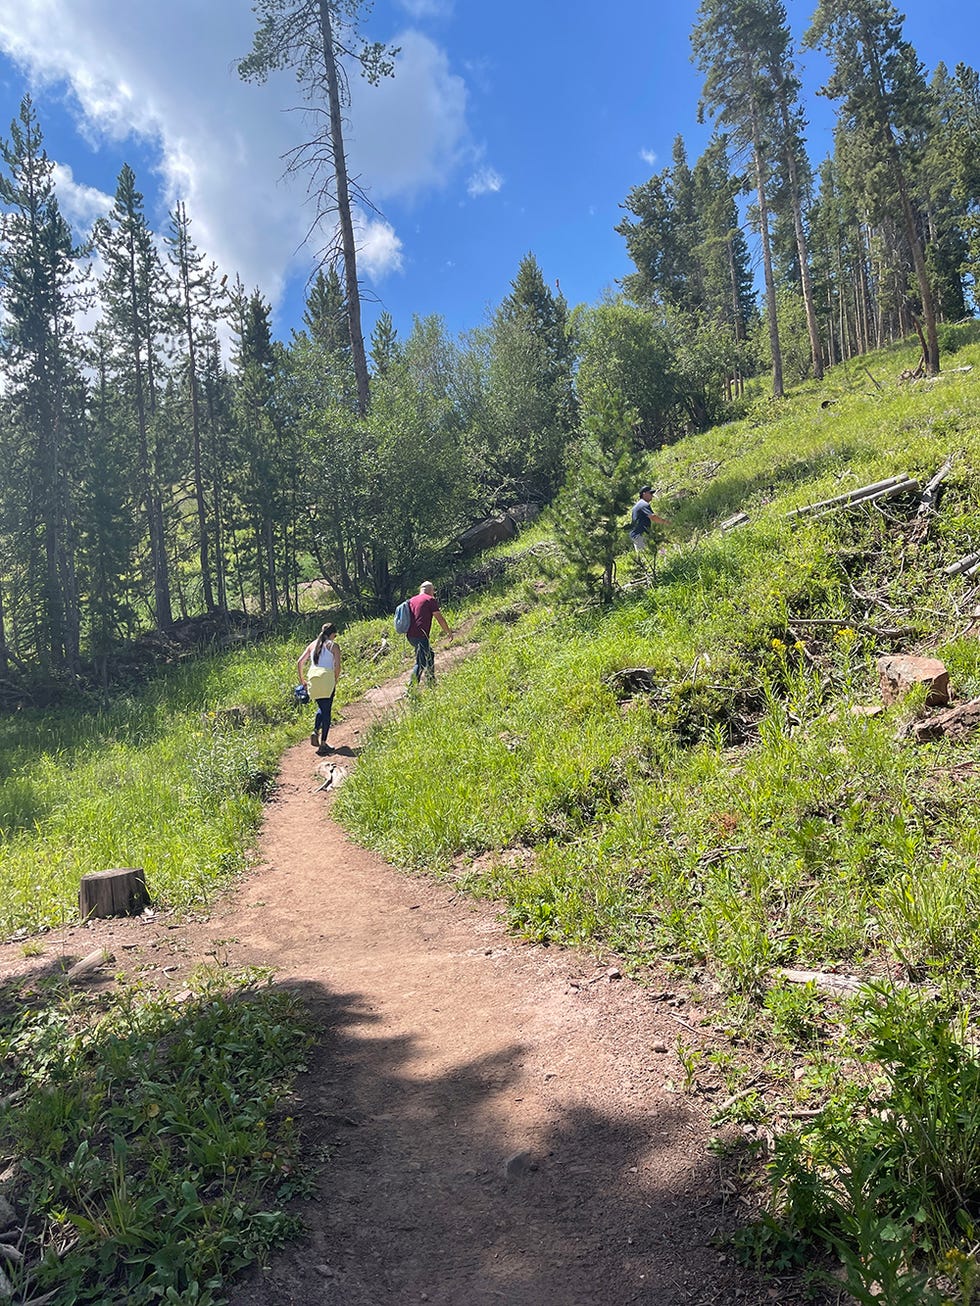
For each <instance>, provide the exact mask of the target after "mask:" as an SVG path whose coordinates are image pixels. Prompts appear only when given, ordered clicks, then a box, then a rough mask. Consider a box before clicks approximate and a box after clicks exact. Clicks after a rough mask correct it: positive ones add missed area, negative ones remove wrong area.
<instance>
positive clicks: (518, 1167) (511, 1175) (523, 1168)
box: [504, 1151, 535, 1179]
mask: <svg viewBox="0 0 980 1306" xmlns="http://www.w3.org/2000/svg"><path fill="white" fill-rule="evenodd" d="M534 1168H535V1167H534V1163H533V1161H532V1160H531V1153H530V1152H529V1151H523V1152H515V1153H514V1155H513V1156H509V1157H508V1158H507V1160H506V1161H505V1162H504V1178H505V1179H519V1178H520V1177H521V1175H525V1174H527V1172H528V1171H529V1170H533V1169H534Z"/></svg>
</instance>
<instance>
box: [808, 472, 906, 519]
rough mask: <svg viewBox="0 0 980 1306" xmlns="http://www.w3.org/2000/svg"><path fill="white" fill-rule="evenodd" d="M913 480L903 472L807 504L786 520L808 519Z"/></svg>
mask: <svg viewBox="0 0 980 1306" xmlns="http://www.w3.org/2000/svg"><path fill="white" fill-rule="evenodd" d="M911 480H912V478H911V476H909V474H908V472H901V473H900V474H899V475H898V476H888V477H886V478H885V479H884V480H883V481H873V482H872V483H871V484H870V485H859V486H858V487H857V489H855V490H848V491H847V493H846V494H837V495H834V497H833V498H832V499H820V500H819V501H818V502H817V503H807V504H804V505H803V507H802V508H793V509H792V511H790V512H788V513H787V514H786V519H787V521H790V520H792V518H794V517H808V516H809V515H810V514H811V513H815V512H818V511H819V510H820V509H821V508H830V507H832V506H834V505H836V504H846V503H853V502H854V500H855V499H863V498H864V496H865V495H867V494H873V493H875V492H876V491H878V490H887V489H888V488H889V487H890V486H893V485H906V484H908V483H909V482H911Z"/></svg>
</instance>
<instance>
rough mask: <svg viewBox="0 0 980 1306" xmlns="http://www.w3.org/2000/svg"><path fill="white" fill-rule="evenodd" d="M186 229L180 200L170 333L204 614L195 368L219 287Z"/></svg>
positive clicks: (207, 518) (210, 598) (205, 518)
mask: <svg viewBox="0 0 980 1306" xmlns="http://www.w3.org/2000/svg"><path fill="white" fill-rule="evenodd" d="M190 226H191V224H190V218H189V217H188V216H187V206H186V205H185V204H184V203H183V202H182V201H180V202H178V204H177V206H176V207H175V209H174V210H173V212H172V213H171V214H170V232H169V235H168V236H167V245H168V247H169V259H170V264H171V267H172V269H173V275H174V282H175V291H176V306H175V307H176V312H175V334H176V336H177V338H178V340H179V341H180V344H181V346H182V349H183V362H184V374H185V391H186V396H187V408H188V411H189V414H190V429H191V442H192V457H193V471H194V503H195V507H196V510H197V534H198V561H199V564H200V572H201V591H202V594H203V597H204V606H205V608H206V609H207V611H208V612H213V611H214V609H215V599H214V576H213V568H212V563H211V514H210V513H209V511H208V504H207V497H206V493H205V485H204V462H203V452H202V448H203V427H204V420H205V418H204V413H203V412H202V405H201V377H200V367H201V354H202V352H203V350H204V348H205V341H206V339H207V336H208V332H209V331H210V330H212V329H213V328H214V325H215V323H216V321H217V320H218V318H219V317H220V314H221V306H220V298H221V293H222V289H223V288H222V287H221V286H220V285H219V282H218V277H217V269H216V268H215V265H214V264H213V263H210V264H209V263H207V262H206V261H205V257H204V255H203V254H202V253H201V252H200V251H199V250H198V249H197V247H196V246H195V244H194V241H193V239H192V237H191V230H190Z"/></svg>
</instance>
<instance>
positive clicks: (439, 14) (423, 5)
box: [398, 0, 453, 20]
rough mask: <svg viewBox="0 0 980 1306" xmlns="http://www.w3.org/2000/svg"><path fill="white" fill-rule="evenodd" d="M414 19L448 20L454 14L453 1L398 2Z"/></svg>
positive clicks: (404, 0)
mask: <svg viewBox="0 0 980 1306" xmlns="http://www.w3.org/2000/svg"><path fill="white" fill-rule="evenodd" d="M398 3H399V4H400V5H401V7H402V8H403V9H404V10H405V12H406V13H408V14H409V15H410V16H411V17H412V18H414V19H416V20H418V19H420V18H448V17H449V16H450V14H451V13H452V12H453V0H398Z"/></svg>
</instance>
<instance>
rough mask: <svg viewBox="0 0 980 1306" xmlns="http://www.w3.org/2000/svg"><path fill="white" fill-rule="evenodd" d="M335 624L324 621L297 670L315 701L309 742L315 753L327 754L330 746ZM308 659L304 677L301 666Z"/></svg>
mask: <svg viewBox="0 0 980 1306" xmlns="http://www.w3.org/2000/svg"><path fill="white" fill-rule="evenodd" d="M336 633H337V627H336V626H335V625H333V624H332V623H331V622H327V623H326V624H325V625H324V626H323V628H322V629H321V631H320V633H319V635H317V637H316V639H315V640H313V642H312V643H311V644H307V646H306V648H305V649H304V650H303V652H302V653H301V654H300V656H299V661H298V662H297V663H296V671H297V674H298V675H299V682H300V684H301V685H306V687H307V688H308V689H309V691H310V698H312V699H313V700H314V701H315V702H316V719H315V720H314V722H313V733H312V734H311V735H310V743H311V744H312V745H313V747H314V748H315V749H316V751H317V756H318V757H326V755H327V754H328V753H330V752H332V751H333V750H332V749H330V748H328V747H327V732H328V731H329V729H330V719H331V717H332V715H333V696H334V692H335V690H336V688H337V681H338V680H339V679H340V646H339V644H338V643H337V641H336V640H335V639H334V636H335V635H336ZM307 663H309V671H308V672H307V673H306V675H305V677H304V674H303V668H304V667H305V666H306V664H307Z"/></svg>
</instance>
